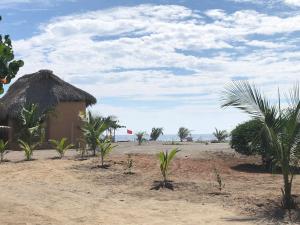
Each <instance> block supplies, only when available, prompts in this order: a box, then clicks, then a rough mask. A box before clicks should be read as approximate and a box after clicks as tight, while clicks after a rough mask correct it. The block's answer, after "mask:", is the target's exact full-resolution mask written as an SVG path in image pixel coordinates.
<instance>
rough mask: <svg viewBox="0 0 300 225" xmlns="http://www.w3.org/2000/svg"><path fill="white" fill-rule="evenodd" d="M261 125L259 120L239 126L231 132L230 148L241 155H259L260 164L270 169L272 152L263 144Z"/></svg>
mask: <svg viewBox="0 0 300 225" xmlns="http://www.w3.org/2000/svg"><path fill="white" fill-rule="evenodd" d="M262 131H263V125H262V123H261V122H260V121H259V120H250V121H247V122H244V123H241V124H239V125H238V126H237V127H236V128H235V129H234V130H233V131H232V132H231V140H230V144H231V147H232V148H233V149H234V150H235V151H236V152H238V153H240V154H243V155H261V157H262V163H263V164H264V165H265V166H266V168H267V169H270V168H271V163H272V159H273V156H272V152H271V151H270V150H269V147H268V145H267V144H265V143H264V140H265V139H264V138H262V135H263V132H262Z"/></svg>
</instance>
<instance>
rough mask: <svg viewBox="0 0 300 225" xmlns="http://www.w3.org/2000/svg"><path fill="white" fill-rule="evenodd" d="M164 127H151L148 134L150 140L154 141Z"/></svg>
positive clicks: (161, 133)
mask: <svg viewBox="0 0 300 225" xmlns="http://www.w3.org/2000/svg"><path fill="white" fill-rule="evenodd" d="M163 130H164V128H162V127H157V128H156V127H153V128H152V131H151V134H150V141H156V140H157V139H158V138H159V136H160V135H163V134H164V133H163Z"/></svg>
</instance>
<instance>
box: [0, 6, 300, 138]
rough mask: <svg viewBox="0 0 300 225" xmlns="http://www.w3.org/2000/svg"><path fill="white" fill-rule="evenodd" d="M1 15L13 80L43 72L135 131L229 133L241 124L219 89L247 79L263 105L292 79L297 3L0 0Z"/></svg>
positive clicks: (299, 50)
mask: <svg viewBox="0 0 300 225" xmlns="http://www.w3.org/2000/svg"><path fill="white" fill-rule="evenodd" d="M0 10H1V15H2V17H3V21H2V22H1V24H0V27H1V33H8V34H10V35H11V37H12V39H13V40H14V42H13V44H14V48H15V53H16V55H17V56H18V57H19V58H22V59H23V60H24V61H25V66H24V68H22V70H21V71H20V73H19V75H18V76H21V75H23V74H26V73H31V72H35V71H38V70H40V69H51V70H53V71H54V73H55V74H57V75H59V76H60V77H62V78H63V79H64V80H66V81H68V82H70V83H72V84H74V85H76V86H78V87H80V88H82V89H84V90H86V91H88V92H90V93H91V94H93V95H94V96H95V97H97V99H98V104H97V105H95V106H94V107H92V110H93V111H94V112H95V113H99V114H102V115H111V114H113V115H116V116H117V117H119V119H120V121H121V122H122V123H123V124H124V125H126V126H127V127H128V128H130V129H133V131H135V132H136V131H140V130H146V131H148V132H149V131H150V129H151V127H153V126H162V127H164V128H165V133H176V131H177V129H178V127H179V126H186V127H188V128H190V129H191V130H193V132H194V133H211V132H212V131H213V129H214V127H217V128H220V129H227V130H231V129H232V128H234V126H235V125H236V124H237V123H239V122H241V121H244V120H246V119H248V118H247V117H246V116H245V115H243V114H241V113H240V112H238V111H236V110H232V109H226V110H224V109H221V108H220V98H221V92H222V90H223V89H224V86H225V85H226V84H230V82H232V81H233V80H250V81H251V82H255V83H256V84H257V85H259V86H260V87H261V88H263V89H264V90H265V92H266V93H267V95H269V96H270V97H271V98H272V97H275V96H276V90H277V87H280V88H281V89H282V90H287V89H288V88H289V87H290V86H291V85H292V84H293V83H295V82H297V81H298V77H299V74H300V63H299V62H300V0H251V1H250V0H218V1H212V0H197V1H196V0H195V1H185V0H178V1H169V0H164V1H163V0H161V1H158V0H155V1H154V0H153V1H134V0H128V1H125V0H114V1H106V0H103V1H100V0H97V1H96V0H84V1H83V0H65V1H64V0H51V1H50V0H0ZM120 132H121V133H122V132H124V130H122V131H120Z"/></svg>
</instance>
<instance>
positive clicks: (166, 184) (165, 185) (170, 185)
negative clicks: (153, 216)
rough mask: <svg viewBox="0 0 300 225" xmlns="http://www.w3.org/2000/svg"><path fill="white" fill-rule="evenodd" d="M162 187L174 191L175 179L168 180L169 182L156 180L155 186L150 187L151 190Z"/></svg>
mask: <svg viewBox="0 0 300 225" xmlns="http://www.w3.org/2000/svg"><path fill="white" fill-rule="evenodd" d="M161 188H164V189H169V190H172V191H174V185H173V181H170V180H169V181H167V182H163V181H157V180H156V181H154V182H153V186H152V187H151V188H150V190H159V189H161Z"/></svg>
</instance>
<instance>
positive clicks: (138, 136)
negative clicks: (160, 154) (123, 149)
mask: <svg viewBox="0 0 300 225" xmlns="http://www.w3.org/2000/svg"><path fill="white" fill-rule="evenodd" d="M135 135H136V140H137V141H138V143H139V145H141V144H142V143H143V142H144V141H146V138H145V135H146V132H145V131H140V132H138V133H136V134H135Z"/></svg>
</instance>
